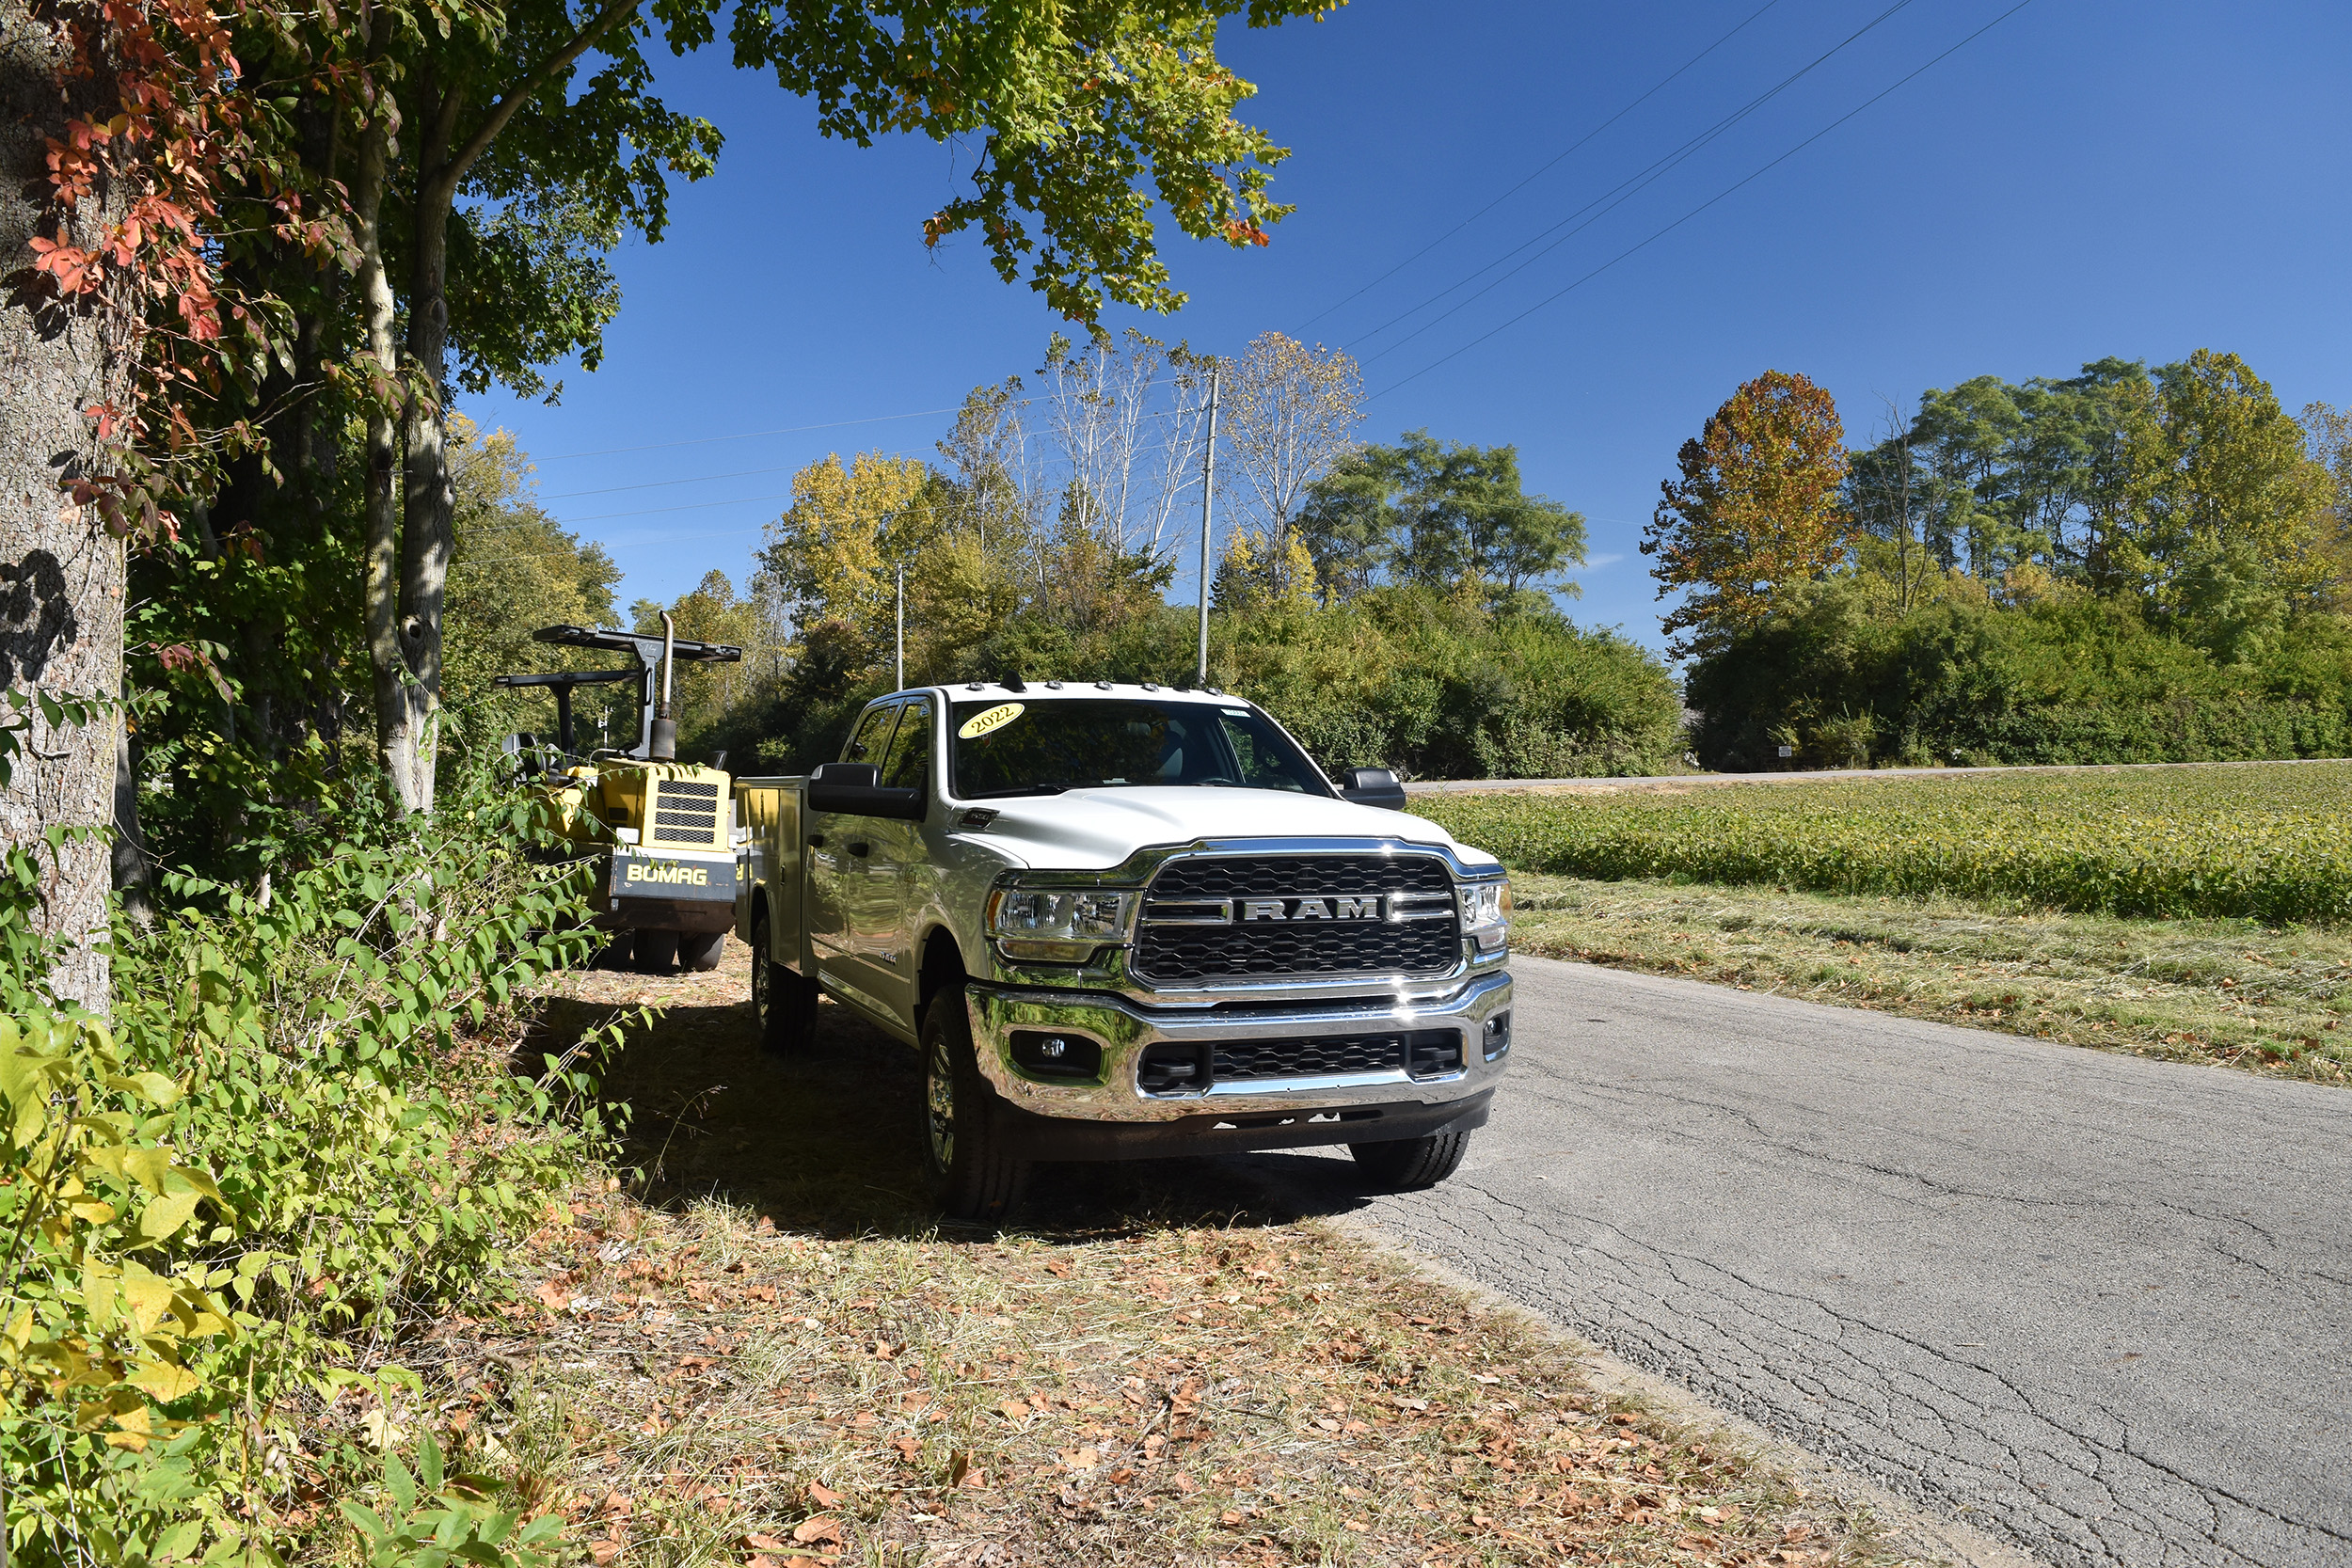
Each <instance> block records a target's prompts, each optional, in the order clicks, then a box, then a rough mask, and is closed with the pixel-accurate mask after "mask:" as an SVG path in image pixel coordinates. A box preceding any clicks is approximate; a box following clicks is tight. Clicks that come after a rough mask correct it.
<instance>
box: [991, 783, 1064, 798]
mask: <svg viewBox="0 0 2352 1568" xmlns="http://www.w3.org/2000/svg"><path fill="white" fill-rule="evenodd" d="M1074 787H1076V786H1075V785H1073V784H1019V785H1016V786H1015V787H1013V788H1011V789H983V790H981V791H980V792H979V793H978V794H977V795H973V796H971V797H969V799H971V800H1004V799H1005V798H1006V797H1007V796H1010V795H1060V794H1064V793H1066V792H1068V791H1069V790H1071V789H1073V788H1074Z"/></svg>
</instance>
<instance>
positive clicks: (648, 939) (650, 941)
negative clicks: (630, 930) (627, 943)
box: [636, 931, 677, 974]
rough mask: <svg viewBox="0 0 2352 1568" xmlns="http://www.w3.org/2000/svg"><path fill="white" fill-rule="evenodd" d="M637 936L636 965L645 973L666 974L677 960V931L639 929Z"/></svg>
mask: <svg viewBox="0 0 2352 1568" xmlns="http://www.w3.org/2000/svg"><path fill="white" fill-rule="evenodd" d="M636 937H637V943H636V945H637V967H638V968H639V969H640V970H642V971H644V973H645V974H668V973H670V966H671V965H672V964H674V963H675V962H677V933H676V932H675V931H639V932H637V933H636Z"/></svg>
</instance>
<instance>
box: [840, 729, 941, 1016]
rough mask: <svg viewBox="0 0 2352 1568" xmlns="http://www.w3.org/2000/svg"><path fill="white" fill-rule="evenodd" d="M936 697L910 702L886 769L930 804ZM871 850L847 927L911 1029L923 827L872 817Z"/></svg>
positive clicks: (864, 827) (878, 992)
mask: <svg viewBox="0 0 2352 1568" xmlns="http://www.w3.org/2000/svg"><path fill="white" fill-rule="evenodd" d="M930 774H931V700H930V698H928V697H917V698H915V699H914V700H913V701H911V702H909V703H908V704H907V705H906V707H905V709H904V711H903V713H902V714H901V716H900V718H899V720H898V730H897V731H896V733H894V734H893V735H892V736H891V738H890V749H889V751H888V752H887V753H886V754H885V755H884V758H883V761H882V783H883V784H885V785H886V786H889V787H891V788H896V789H910V788H912V789H919V790H921V791H923V799H924V801H925V803H926V804H928V803H929V802H930ZM858 831H859V832H860V833H861V834H862V835H863V841H864V843H865V844H866V856H865V860H866V875H865V877H864V878H863V879H857V880H855V881H854V883H850V882H845V884H844V885H845V887H846V886H850V885H854V886H855V887H856V888H857V890H858V891H857V892H856V893H855V894H854V895H852V896H853V899H854V903H853V907H852V908H851V909H850V929H851V932H852V940H853V942H854V943H855V945H856V949H857V953H858V957H859V958H862V959H863V960H864V961H865V962H866V965H867V967H868V972H869V973H870V974H872V976H873V987H872V989H873V992H874V994H875V996H876V997H877V998H878V999H880V1000H881V1001H882V1002H884V1003H886V1004H888V1006H889V1007H890V1015H891V1017H893V1018H895V1019H897V1020H898V1022H900V1023H901V1024H903V1025H905V1026H906V1028H907V1029H909V1030H910V1031H912V1030H913V1029H914V1027H915V1026H916V1022H917V1021H916V1019H915V1017H914V1001H915V996H916V993H917V992H918V991H919V990H921V987H920V984H919V981H920V976H919V974H917V968H918V966H919V965H920V964H921V962H922V955H920V954H919V953H917V952H915V951H914V933H913V932H912V931H911V930H909V929H908V911H909V910H910V909H911V908H912V907H914V902H915V900H914V898H912V897H910V896H909V895H910V893H911V891H912V890H911V889H910V888H909V887H908V885H907V883H908V879H910V878H912V877H915V876H919V875H921V873H922V868H923V867H924V866H925V865H926V864H927V863H929V857H928V856H927V855H926V854H925V853H924V849H923V824H922V823H920V822H897V821H885V820H883V819H882V818H880V817H873V818H867V819H865V820H863V821H861V823H860V824H859V829H858Z"/></svg>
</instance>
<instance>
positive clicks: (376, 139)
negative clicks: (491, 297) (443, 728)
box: [352, 94, 432, 811]
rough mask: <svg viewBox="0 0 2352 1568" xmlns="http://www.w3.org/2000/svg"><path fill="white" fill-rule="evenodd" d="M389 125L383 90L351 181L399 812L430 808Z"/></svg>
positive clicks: (389, 740)
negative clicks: (392, 255)
mask: <svg viewBox="0 0 2352 1568" xmlns="http://www.w3.org/2000/svg"><path fill="white" fill-rule="evenodd" d="M398 134H399V126H398V124H397V121H396V116H395V112H394V110H393V108H392V103H391V98H390V95H389V94H387V95H385V97H384V98H383V99H381V100H380V101H379V102H378V104H377V119H375V120H373V122H372V123H370V125H369V126H368V128H367V130H366V132H365V133H364V134H363V135H362V137H361V140H360V144H359V172H358V182H357V184H356V185H355V187H354V188H353V191H352V207H353V210H354V213H355V214H356V216H357V220H358V222H357V227H358V232H359V300H360V311H361V314H362V316H363V318H364V320H365V323H366V327H367V345H368V348H367V352H368V357H369V359H370V361H371V365H370V369H371V371H372V372H373V374H374V375H375V377H376V383H377V384H376V388H375V390H374V395H373V397H372V398H371V399H370V400H369V404H368V431H367V443H368V455H367V465H368V472H367V549H366V576H365V590H364V592H365V597H366V607H365V608H366V625H367V639H368V664H369V667H370V669H371V671H372V673H373V676H374V689H375V739H376V746H377V749H378V750H379V752H381V754H382V756H383V759H384V767H385V771H386V773H387V774H388V775H389V780H390V783H391V788H392V796H393V798H394V799H395V800H398V801H399V802H400V804H401V806H402V808H403V809H405V810H407V811H422V810H424V809H425V808H426V807H427V806H429V805H431V803H432V798H431V793H430V790H429V788H427V789H424V790H421V789H420V788H419V784H418V779H417V753H418V750H419V748H418V737H419V736H420V734H421V732H422V730H423V728H424V720H425V717H426V710H425V692H424V689H423V688H422V687H421V686H420V685H419V684H418V682H417V679H416V675H415V673H413V672H412V671H411V670H410V669H409V667H408V660H407V657H406V655H405V651H404V649H403V646H402V638H401V626H400V616H401V602H400V598H401V594H400V590H401V570H400V554H401V551H400V534H401V528H400V501H401V496H400V489H399V487H398V485H397V484H396V483H394V482H395V478H396V475H397V472H398V470H399V467H400V451H399V440H400V426H399V421H398V420H397V419H396V418H395V417H394V400H395V398H396V397H397V395H398V389H399V386H400V349H399V345H398V343H397V342H396V341H394V338H393V326H394V316H395V309H396V307H395V305H394V302H393V299H392V280H391V277H390V276H389V274H388V273H387V272H386V271H385V267H384V244H383V238H384V236H383V225H382V216H383V209H384V187H385V184H386V182H387V181H388V180H389V177H390V169H391V162H392V158H393V155H394V152H395V149H396V146H397V142H396V139H395V138H396V137H397V135H398Z"/></svg>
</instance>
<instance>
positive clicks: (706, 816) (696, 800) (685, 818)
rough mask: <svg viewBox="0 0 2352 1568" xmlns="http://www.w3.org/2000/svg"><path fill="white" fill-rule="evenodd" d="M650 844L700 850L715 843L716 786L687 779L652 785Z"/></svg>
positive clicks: (717, 813)
mask: <svg viewBox="0 0 2352 1568" xmlns="http://www.w3.org/2000/svg"><path fill="white" fill-rule="evenodd" d="M653 808H654V809H653V821H652V824H651V826H652V829H653V842H655V843H656V844H679V845H691V846H693V847H695V848H698V849H704V848H708V847H711V846H713V845H715V844H717V843H718V842H719V786H718V785H717V784H697V783H695V782H694V781H693V780H691V779H656V780H655V781H654V784H653Z"/></svg>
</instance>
